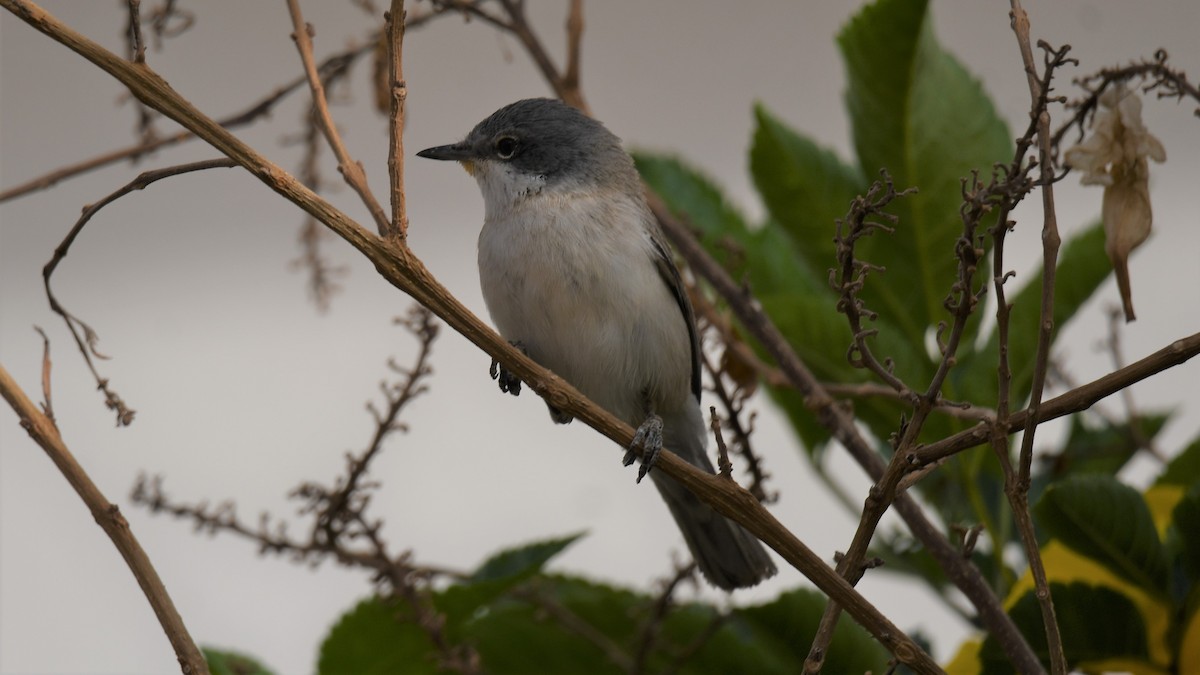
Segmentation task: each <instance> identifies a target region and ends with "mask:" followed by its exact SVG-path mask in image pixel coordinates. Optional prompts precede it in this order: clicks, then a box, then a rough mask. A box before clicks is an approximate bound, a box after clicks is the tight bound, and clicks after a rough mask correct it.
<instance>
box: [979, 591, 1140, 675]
mask: <svg viewBox="0 0 1200 675" xmlns="http://www.w3.org/2000/svg"><path fill="white" fill-rule="evenodd" d="M1050 595H1051V597H1053V598H1054V611H1055V615H1056V616H1057V618H1058V627H1059V630H1060V632H1061V634H1062V643H1063V651H1064V652H1065V653H1066V657H1067V665H1068V666H1071V667H1078V666H1079V664H1081V663H1084V662H1088V661H1100V660H1104V659H1127V660H1130V661H1143V662H1148V661H1149V649H1148V648H1147V642H1146V625H1145V621H1144V620H1143V618H1142V614H1141V612H1139V611H1138V608H1137V606H1136V605H1134V604H1133V601H1132V600H1130V599H1129V598H1128V597H1126V596H1124V595H1122V594H1120V593H1118V592H1117V591H1115V590H1113V589H1111V588H1107V587H1105V586H1091V585H1088V584H1085V583H1082V582H1077V583H1072V584H1059V583H1053V582H1052V583H1051V584H1050ZM1008 613H1009V616H1011V617H1012V618H1013V621H1014V622H1015V623H1016V624H1017V627H1018V628H1020V629H1021V633H1022V634H1024V635H1025V637H1026V639H1028V640H1029V645H1030V646H1031V647H1032V648H1033V651H1034V653H1036V654H1037V655H1038V658H1040V659H1041V661H1042V663H1043V664H1046V666H1047V670H1049V663H1050V650H1049V649H1048V648H1047V646H1046V631H1045V628H1044V627H1043V626H1044V624H1043V623H1042V613H1041V609H1040V608H1039V607H1038V603H1037V598H1035V597H1034V595H1033V593H1032V592H1029V593H1026V594H1025V595H1023V596H1021V598H1020V599H1019V600H1017V604H1016V605H1014V606H1013V608H1012V609H1011V610H1009V612H1008ZM979 660H980V662H981V664H982V665H983V673H985V674H990V673H1011V672H1012V664H1011V663H1009V662H1008V659H1007V658H1006V657H1005V656H1004V652H1003V651H1002V650H1001V649H1000V645H999V643H998V642H997V641H996V639H995V638H994V637H992V636H988V638H987V639H985V640H984V642H983V647H982V648H981V649H980V652H979Z"/></svg>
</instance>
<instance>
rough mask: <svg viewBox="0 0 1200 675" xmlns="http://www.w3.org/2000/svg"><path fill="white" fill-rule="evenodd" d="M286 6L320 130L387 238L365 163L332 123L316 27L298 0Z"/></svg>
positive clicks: (290, 0)
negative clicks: (317, 56) (353, 154)
mask: <svg viewBox="0 0 1200 675" xmlns="http://www.w3.org/2000/svg"><path fill="white" fill-rule="evenodd" d="M287 6H288V13H289V14H290V15H291V17H292V27H293V31H292V40H294V41H295V43H296V49H297V50H298V51H299V52H300V60H301V61H302V62H303V63H304V75H305V77H307V78H308V88H309V89H310V90H311V91H312V96H313V106H314V107H315V108H316V113H317V120H318V121H319V122H320V123H321V124H320V126H321V132H322V133H324V134H325V140H326V141H328V142H329V148H330V149H331V150H333V154H334V156H336V157H337V160H338V171H339V172H341V174H342V178H344V179H346V183H347V184H348V185H349V186H350V187H351V188H352V189H353V190H354V191H355V192H356V193H358V196H359V198H360V199H362V202H363V204H364V205H365V206H366V207H367V211H369V212H370V213H371V218H373V219H374V220H375V226H376V227H377V228H378V230H379V234H380V236H382V237H384V238H387V237H389V236H391V234H392V224H391V221H389V220H388V217H387V215H385V214H384V212H383V207H382V206H380V205H379V202H378V200H376V199H375V195H374V194H373V193H372V192H371V186H370V185H368V184H367V174H366V172H365V171H363V166H362V163H361V162H358V161H356V160H355V159H354V158H352V157H351V156H350V151H349V150H347V149H346V145H345V144H344V143H342V137H341V134H339V133H338V130H337V125H335V124H334V122H333V115H331V114H330V112H329V102H328V101H327V100H326V99H325V87H324V85H322V84H321V76H320V74H319V73H318V72H317V64H316V59H315V58H314V57H313V43H312V38H313V34H314V30H313V27H312V24H308V23H305V22H304V15H303V14H301V13H300V2H299V0H287Z"/></svg>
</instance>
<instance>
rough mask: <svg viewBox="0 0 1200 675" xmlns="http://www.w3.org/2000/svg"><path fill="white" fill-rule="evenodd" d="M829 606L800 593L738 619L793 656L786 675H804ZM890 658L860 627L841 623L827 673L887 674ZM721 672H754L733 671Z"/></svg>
mask: <svg viewBox="0 0 1200 675" xmlns="http://www.w3.org/2000/svg"><path fill="white" fill-rule="evenodd" d="M825 602H826V600H825V598H824V596H822V595H821V594H820V593H817V592H815V591H811V590H804V589H799V590H794V591H789V592H787V593H784V594H783V595H780V596H779V598H778V599H776V600H774V601H772V602H769V603H766V604H764V605H758V606H756V607H746V608H744V609H741V610H739V611H738V612H737V616H738V617H740V618H741V619H742V620H744V621H745V622H746V624H747V625H748V626H749V627H751V628H752V629H753V630H754V631H756V633H758V635H759V636H760V638H759V641H760V642H762V643H771V644H774V645H776V646H777V647H778V648H779V649H780V650H786V651H787V652H789V653H790V655H791V657H792V659H793V663H794V670H789V671H785V672H800V671H801V666H802V665H803V663H804V659H805V657H807V656H808V648H809V646H810V645H811V644H812V639H813V637H814V636H815V635H816V632H817V626H818V625H819V624H820V620H821V614H822V613H823V612H824V610H825ZM889 656H890V655H889V654H888V652H887V650H886V649H884V648H883V647H882V646H881V645H880V644H879V643H878V642H877V641H876V640H875V639H874V638H872V637H871V636H870V635H869V634H868V633H867V632H866V631H865V630H863V629H862V628H861V627H860V626H858V624H855V623H854V622H852V621H839V622H838V625H837V628H836V629H835V630H834V637H833V641H832V642H831V643H830V646H829V651H828V653H827V655H826V658H825V669H824V672H828V673H866V672H877V673H878V672H884V671H886V670H887V663H888V658H889ZM720 672H753V671H747V670H739V669H731V670H724V671H720Z"/></svg>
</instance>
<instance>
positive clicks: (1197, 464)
mask: <svg viewBox="0 0 1200 675" xmlns="http://www.w3.org/2000/svg"><path fill="white" fill-rule="evenodd" d="M1198 481H1200V438H1196V439H1194V440H1193V441H1192V442H1191V443H1190V444H1188V446H1187V447H1186V448H1184V449H1183V451H1182V452H1180V453H1179V454H1178V455H1176V456H1175V457H1174V458H1173V459H1172V460H1171V461H1170V462H1169V463H1168V464H1167V468H1165V469H1163V472H1162V473H1161V474H1160V475H1159V476H1158V480H1157V481H1155V484H1156V485H1184V486H1192V485H1195V484H1196V483H1197V482H1198Z"/></svg>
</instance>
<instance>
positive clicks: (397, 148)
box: [380, 0, 408, 242]
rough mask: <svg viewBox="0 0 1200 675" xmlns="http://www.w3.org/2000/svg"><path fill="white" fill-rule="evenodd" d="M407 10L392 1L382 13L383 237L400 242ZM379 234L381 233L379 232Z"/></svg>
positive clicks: (404, 222) (404, 230) (404, 215)
mask: <svg viewBox="0 0 1200 675" xmlns="http://www.w3.org/2000/svg"><path fill="white" fill-rule="evenodd" d="M407 20H408V13H407V12H405V11H404V0H392V9H391V11H389V12H388V13H387V15H386V16H385V24H386V25H385V28H384V34H385V35H387V53H388V82H387V84H388V92H389V97H388V99H389V101H390V102H391V115H390V116H389V117H388V147H389V152H388V176H389V177H390V178H391V187H392V189H391V197H392V224H391V229H390V230H389V231H388V232H387V234H386V235H384V236H393V237H396V238H398V239H399V240H400V241H402V242H403V241H404V239H405V238H406V237H408V208H407V207H406V206H405V203H404V102H405V101H406V100H407V99H408V84H407V83H406V82H405V81H404V59H403V47H404V23H405V21H407ZM380 234H384V233H383V232H380Z"/></svg>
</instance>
